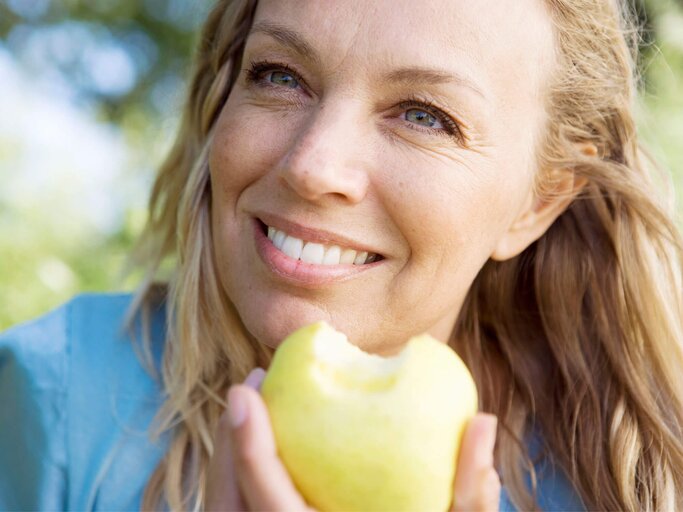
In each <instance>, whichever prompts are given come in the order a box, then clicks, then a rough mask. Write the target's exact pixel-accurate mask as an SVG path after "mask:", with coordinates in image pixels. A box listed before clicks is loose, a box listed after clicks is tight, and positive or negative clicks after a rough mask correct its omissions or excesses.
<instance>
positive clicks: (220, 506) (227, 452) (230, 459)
mask: <svg viewBox="0 0 683 512" xmlns="http://www.w3.org/2000/svg"><path fill="white" fill-rule="evenodd" d="M231 435H232V424H231V423H230V418H229V417H228V414H227V411H226V412H225V413H223V415H222V416H221V418H220V420H219V422H218V426H217V428H216V434H215V435H214V452H213V455H212V457H211V460H210V461H209V469H208V474H207V484H206V498H205V501H204V509H205V510H207V511H214V510H215V511H225V510H227V511H244V510H247V506H246V504H245V501H244V499H243V497H242V495H241V492H240V489H239V483H238V477H237V471H236V468H235V457H234V455H233V454H234V450H233V447H232V439H231Z"/></svg>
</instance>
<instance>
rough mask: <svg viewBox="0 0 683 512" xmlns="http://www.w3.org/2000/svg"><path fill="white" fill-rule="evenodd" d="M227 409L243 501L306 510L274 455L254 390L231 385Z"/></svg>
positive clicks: (258, 507)
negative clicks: (231, 425) (229, 413)
mask: <svg viewBox="0 0 683 512" xmlns="http://www.w3.org/2000/svg"><path fill="white" fill-rule="evenodd" d="M228 409H229V411H230V412H231V418H232V420H233V430H232V440H233V446H234V447H235V451H234V455H235V462H236V468H237V474H238V480H239V483H240V488H241V490H242V492H243V495H244V498H245V501H246V502H247V505H248V506H249V507H250V508H251V509H255V510H269V511H297V510H300V511H303V510H310V509H309V507H308V506H307V505H306V502H305V501H304V500H303V498H302V497H301V495H300V494H299V492H298V491H297V489H296V487H295V486H294V483H293V482H292V480H291V478H290V476H289V473H287V470H286V469H285V467H284V465H283V464H282V461H280V458H279V457H278V455H277V447H276V444H275V437H274V435H273V431H272V429H271V427H270V418H269V416H268V410H267V409H266V406H265V404H264V403H263V400H262V399H261V396H260V395H259V394H258V392H257V391H256V390H254V389H253V388H251V387H249V386H243V385H238V386H232V387H231V388H230V391H229V394H228Z"/></svg>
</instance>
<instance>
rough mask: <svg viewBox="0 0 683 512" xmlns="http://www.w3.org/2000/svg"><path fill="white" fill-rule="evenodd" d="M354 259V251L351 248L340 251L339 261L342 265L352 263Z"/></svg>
mask: <svg viewBox="0 0 683 512" xmlns="http://www.w3.org/2000/svg"><path fill="white" fill-rule="evenodd" d="M355 259H356V251H354V250H353V249H344V250H343V251H342V253H341V258H340V259H339V263H341V264H342V265H352V264H353V262H354V261H355Z"/></svg>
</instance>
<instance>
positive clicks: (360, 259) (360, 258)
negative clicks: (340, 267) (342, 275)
mask: <svg viewBox="0 0 683 512" xmlns="http://www.w3.org/2000/svg"><path fill="white" fill-rule="evenodd" d="M367 258H368V253H367V252H365V251H361V252H359V253H358V255H357V256H356V257H355V258H354V260H353V264H354V265H363V264H364V263H365V260H366V259H367Z"/></svg>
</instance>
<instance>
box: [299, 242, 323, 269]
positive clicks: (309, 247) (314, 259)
mask: <svg viewBox="0 0 683 512" xmlns="http://www.w3.org/2000/svg"><path fill="white" fill-rule="evenodd" d="M324 257H325V248H324V247H323V246H322V245H320V244H316V243H313V242H308V243H307V244H306V245H304V248H303V250H302V251H301V256H300V258H301V261H304V262H306V263H315V264H316V265H322V264H323V258H324Z"/></svg>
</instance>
